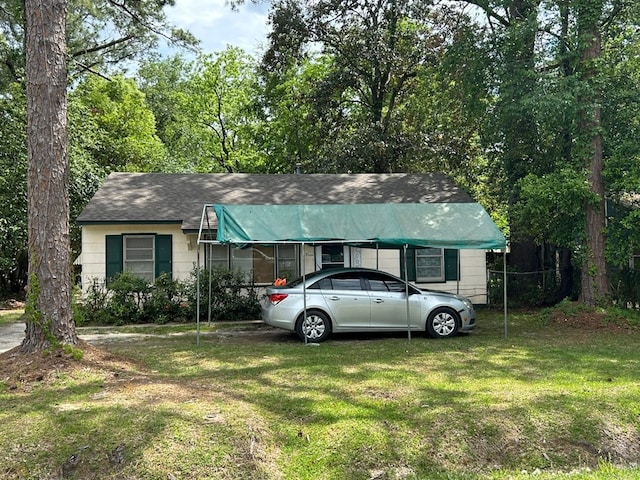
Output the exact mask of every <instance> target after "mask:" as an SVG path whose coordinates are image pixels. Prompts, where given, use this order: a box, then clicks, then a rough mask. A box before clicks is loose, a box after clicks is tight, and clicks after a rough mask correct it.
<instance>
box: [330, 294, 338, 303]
mask: <svg viewBox="0 0 640 480" xmlns="http://www.w3.org/2000/svg"><path fill="white" fill-rule="evenodd" d="M329 300H333V301H334V302H335V301H336V300H340V297H338V296H336V295H334V296H333V297H329Z"/></svg>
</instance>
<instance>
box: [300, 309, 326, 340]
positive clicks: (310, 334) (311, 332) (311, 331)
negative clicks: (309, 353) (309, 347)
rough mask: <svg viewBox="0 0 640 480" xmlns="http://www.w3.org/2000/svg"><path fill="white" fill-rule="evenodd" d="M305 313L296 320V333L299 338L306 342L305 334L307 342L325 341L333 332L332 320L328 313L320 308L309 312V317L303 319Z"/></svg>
mask: <svg viewBox="0 0 640 480" xmlns="http://www.w3.org/2000/svg"><path fill="white" fill-rule="evenodd" d="M303 316H304V314H302V315H300V317H299V318H298V321H297V322H296V333H297V334H298V338H299V339H300V340H302V341H303V342H304V339H305V334H306V337H307V342H311V343H320V342H324V341H325V340H326V339H327V338H329V335H330V334H331V320H329V317H328V316H327V314H326V313H324V312H321V311H319V310H310V311H308V312H307V318H306V320H305V321H303Z"/></svg>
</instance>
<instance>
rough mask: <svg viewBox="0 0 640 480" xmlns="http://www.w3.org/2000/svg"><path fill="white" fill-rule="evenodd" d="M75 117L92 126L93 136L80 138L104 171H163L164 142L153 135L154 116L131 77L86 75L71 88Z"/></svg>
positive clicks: (154, 130)
mask: <svg viewBox="0 0 640 480" xmlns="http://www.w3.org/2000/svg"><path fill="white" fill-rule="evenodd" d="M72 98H73V101H74V102H75V103H77V104H78V105H77V106H76V108H77V109H78V110H77V115H78V117H77V118H78V120H80V119H81V116H83V117H85V119H86V120H88V122H89V124H90V125H92V126H93V127H94V130H93V132H92V135H93V136H92V138H90V139H83V141H84V149H85V151H86V150H88V151H89V153H90V154H91V156H92V158H93V159H94V161H95V163H96V164H97V165H98V166H100V167H101V168H102V169H104V170H114V171H141V172H154V171H162V170H163V167H164V165H165V163H166V151H165V148H164V145H163V144H162V142H161V141H160V139H159V138H158V137H157V135H156V126H155V118H154V116H153V113H152V112H151V110H150V109H149V107H148V106H147V104H146V103H145V98H144V94H143V93H142V92H141V91H140V90H139V89H138V87H137V86H136V84H135V82H134V81H133V80H132V79H125V78H124V77H122V76H115V77H113V78H112V79H111V80H105V79H103V78H101V77H96V76H92V77H87V78H86V79H85V80H84V81H83V82H81V83H80V85H79V86H78V87H77V88H76V89H75V90H74V91H73V93H72Z"/></svg>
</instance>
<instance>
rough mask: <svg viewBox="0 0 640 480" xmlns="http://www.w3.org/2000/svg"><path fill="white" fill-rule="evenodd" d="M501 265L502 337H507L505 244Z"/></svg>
mask: <svg viewBox="0 0 640 480" xmlns="http://www.w3.org/2000/svg"><path fill="white" fill-rule="evenodd" d="M502 265H503V267H502V268H503V270H502V276H503V279H502V284H503V288H504V291H503V293H502V295H503V298H502V303H503V304H504V338H507V336H508V332H507V325H508V321H507V247H506V246H505V248H504V253H503V254H502Z"/></svg>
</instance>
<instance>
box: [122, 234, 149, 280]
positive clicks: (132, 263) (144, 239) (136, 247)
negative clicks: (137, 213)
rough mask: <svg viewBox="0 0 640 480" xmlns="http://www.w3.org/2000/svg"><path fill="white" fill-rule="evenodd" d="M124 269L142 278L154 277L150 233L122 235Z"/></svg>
mask: <svg viewBox="0 0 640 480" xmlns="http://www.w3.org/2000/svg"><path fill="white" fill-rule="evenodd" d="M123 242H124V245H123V246H124V249H123V250H124V252H123V256H124V270H125V271H127V272H131V273H133V274H134V275H136V276H138V277H140V278H144V279H145V280H147V281H149V282H153V280H154V279H155V268H154V267H155V248H154V237H153V236H152V235H149V236H147V235H131V236H124V237H123Z"/></svg>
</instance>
